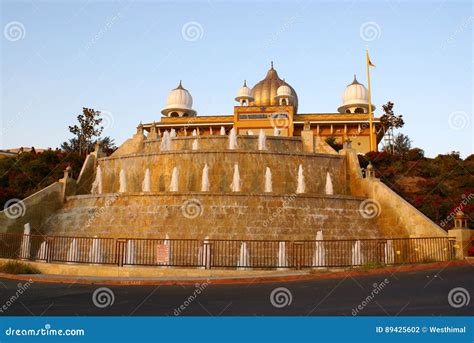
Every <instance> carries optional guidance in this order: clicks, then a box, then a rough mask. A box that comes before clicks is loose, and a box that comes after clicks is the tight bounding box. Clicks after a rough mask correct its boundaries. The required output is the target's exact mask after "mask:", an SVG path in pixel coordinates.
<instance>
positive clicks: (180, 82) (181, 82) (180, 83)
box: [175, 80, 184, 89]
mask: <svg viewBox="0 0 474 343" xmlns="http://www.w3.org/2000/svg"><path fill="white" fill-rule="evenodd" d="M175 89H184V87H183V81H182V80H179V85H178V87H176V88H175Z"/></svg>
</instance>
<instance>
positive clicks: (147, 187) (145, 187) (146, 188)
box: [142, 168, 151, 192]
mask: <svg viewBox="0 0 474 343" xmlns="http://www.w3.org/2000/svg"><path fill="white" fill-rule="evenodd" d="M150 191H151V177H150V169H148V168H147V169H146V170H145V177H144V178H143V182H142V192H150Z"/></svg>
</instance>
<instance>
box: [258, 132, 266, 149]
mask: <svg viewBox="0 0 474 343" xmlns="http://www.w3.org/2000/svg"><path fill="white" fill-rule="evenodd" d="M266 140H267V138H266V136H265V131H263V130H262V129H260V132H259V133H258V150H267V144H266Z"/></svg>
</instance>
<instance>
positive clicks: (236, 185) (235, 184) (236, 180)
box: [231, 163, 240, 192]
mask: <svg viewBox="0 0 474 343" xmlns="http://www.w3.org/2000/svg"><path fill="white" fill-rule="evenodd" d="M231 188H232V192H240V172H239V165H238V164H237V163H236V164H234V176H233V177H232V185H231Z"/></svg>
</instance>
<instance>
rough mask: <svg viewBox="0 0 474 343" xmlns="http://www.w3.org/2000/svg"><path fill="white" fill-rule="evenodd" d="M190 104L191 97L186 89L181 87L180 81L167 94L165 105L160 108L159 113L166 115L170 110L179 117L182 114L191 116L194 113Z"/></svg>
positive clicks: (191, 103) (191, 102)
mask: <svg viewBox="0 0 474 343" xmlns="http://www.w3.org/2000/svg"><path fill="white" fill-rule="evenodd" d="M192 106H193V97H192V96H191V93H189V91H188V90H187V89H185V88H183V86H182V84H181V81H180V82H179V85H178V87H176V88H175V89H173V90H172V91H171V92H170V94H169V95H168V99H167V100H166V107H165V108H163V109H162V110H161V113H163V114H164V115H166V116H167V115H169V114H170V113H172V112H177V114H178V115H179V116H180V117H182V116H183V115H189V116H192V115H195V114H196V111H194V110H193V109H192Z"/></svg>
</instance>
